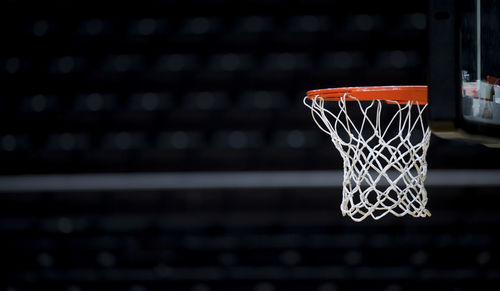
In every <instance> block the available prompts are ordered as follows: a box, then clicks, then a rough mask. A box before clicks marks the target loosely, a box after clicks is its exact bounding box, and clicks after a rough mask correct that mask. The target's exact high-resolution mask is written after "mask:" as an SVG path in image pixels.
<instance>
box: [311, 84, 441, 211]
mask: <svg viewBox="0 0 500 291" xmlns="http://www.w3.org/2000/svg"><path fill="white" fill-rule="evenodd" d="M387 102H389V103H394V104H385V101H381V100H373V101H359V100H358V99H356V98H355V97H353V96H351V95H347V94H345V95H344V96H343V97H342V98H340V100H339V101H332V102H328V103H329V104H330V105H334V106H333V107H338V108H332V109H331V110H328V109H326V108H325V100H324V99H323V98H321V97H320V96H316V97H314V98H311V99H309V98H308V97H306V98H305V99H304V104H305V105H306V106H307V107H309V108H310V109H311V113H312V117H313V119H314V121H315V122H316V124H317V125H318V126H319V128H320V129H321V130H322V131H324V132H325V133H327V134H328V135H330V137H331V139H332V142H333V144H334V145H335V147H336V148H337V150H338V151H339V152H340V154H341V156H342V158H343V161H344V181H343V199H342V204H341V206H340V209H341V210H342V214H343V215H348V216H350V217H351V218H352V219H353V220H354V221H362V220H363V219H365V218H366V217H368V216H371V217H373V218H374V219H380V218H382V217H384V216H385V215H387V214H389V213H392V214H393V215H395V216H404V215H406V214H409V215H411V216H413V217H426V216H430V215H431V214H430V212H429V211H428V210H427V209H426V208H425V205H426V204H427V192H426V190H425V187H424V181H425V178H426V175H427V163H426V160H425V156H426V153H427V148H428V147H429V141H430V129H429V127H428V126H427V125H426V124H425V123H424V120H423V116H422V114H423V112H424V110H425V108H426V106H427V105H418V104H414V103H413V102H411V101H408V103H407V104H399V103H397V102H393V101H387ZM348 103H349V104H348ZM335 105H338V106H335ZM382 108H384V114H382ZM391 110H392V111H395V112H391ZM385 111H389V112H385Z"/></svg>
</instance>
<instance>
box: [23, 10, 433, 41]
mask: <svg viewBox="0 0 500 291" xmlns="http://www.w3.org/2000/svg"><path fill="white" fill-rule="evenodd" d="M392 26H394V27H397V28H398V29H401V30H423V29H425V28H426V16H425V14H423V13H408V14H403V15H401V14H399V15H392V17H390V18H388V17H381V16H380V15H377V14H358V15H344V16H342V15H341V16H338V17H335V18H332V17H330V16H326V15H290V16H288V17H287V18H286V19H277V18H273V17H270V16H265V15H243V16H238V17H237V18H236V19H235V17H234V16H233V17H224V16H196V17H187V18H182V19H178V18H175V17H171V18H142V19H130V20H127V21H126V22H125V21H122V23H116V22H115V21H112V20H110V19H106V18H93V19H86V20H81V21H80V22H79V23H77V24H76V25H74V29H73V31H72V33H74V34H77V35H80V36H93V37H95V36H102V35H108V36H109V35H113V34H115V33H117V32H118V33H124V34H128V35H130V36H139V37H152V36H162V35H168V34H170V33H177V34H181V35H183V34H184V35H190V34H191V35H205V34H214V33H221V32H223V33H238V34H239V33H266V32H276V31H281V32H287V31H288V32H306V33H314V32H324V31H328V30H332V29H347V30H352V31H365V32H369V31H379V30H384V29H386V28H388V27H392ZM24 29H25V31H26V33H27V34H28V35H30V36H32V37H50V36H53V35H61V34H63V33H64V32H67V30H68V28H67V27H64V26H62V25H61V23H60V22H59V21H57V19H56V20H53V19H43V18H42V19H39V20H35V21H33V22H28V23H26V24H25V26H24ZM61 31H63V32H61Z"/></svg>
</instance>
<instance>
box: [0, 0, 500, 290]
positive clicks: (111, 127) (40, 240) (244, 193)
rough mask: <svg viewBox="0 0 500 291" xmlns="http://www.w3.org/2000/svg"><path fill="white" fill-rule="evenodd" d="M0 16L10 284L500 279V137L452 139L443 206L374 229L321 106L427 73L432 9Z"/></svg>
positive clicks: (460, 283) (256, 7)
mask: <svg viewBox="0 0 500 291" xmlns="http://www.w3.org/2000/svg"><path fill="white" fill-rule="evenodd" d="M0 15H1V17H0V24H1V25H0V31H1V37H2V47H1V49H0V84H1V86H0V123H1V126H0V174H1V176H0V184H1V185H0V192H1V193H0V201H1V203H0V233H1V234H2V240H1V241H0V253H1V257H2V262H1V263H0V264H1V267H0V268H1V271H0V288H1V289H0V290H6V291H7V290H8V291H21V290H41V289H42V290H65V291H80V290H130V291H146V290H191V291H208V290H214V291H215V290H252V291H279V290H318V291H332V290H384V291H399V290H422V289H426V290H434V289H439V290H479V289H486V288H488V287H489V286H491V285H492V284H495V283H498V282H499V281H500V248H499V245H500V244H499V239H500V238H499V234H500V232H499V229H500V228H499V227H500V213H499V212H498V210H497V206H498V203H499V202H500V197H499V195H500V193H499V190H500V171H499V169H500V166H499V165H500V151H499V150H498V149H495V148H487V147H484V146H482V145H477V144H472V143H466V142H458V141H450V140H442V139H438V138H435V137H433V138H432V140H431V146H430V149H429V153H428V156H427V161H428V163H429V184H428V193H429V204H428V208H429V209H430V211H431V212H432V214H433V216H432V217H431V218H428V219H414V218H393V217H385V218H383V219H382V220H380V221H371V220H368V221H365V222H363V223H361V224H357V223H354V222H352V221H351V220H350V219H349V218H346V217H342V216H341V214H340V210H339V203H340V201H341V193H342V189H341V186H342V184H341V178H342V170H343V165H342V160H341V157H340V155H339V154H338V153H337V152H336V150H335V149H334V147H333V146H332V144H331V142H330V139H329V137H328V136H326V135H324V134H323V133H322V132H321V131H320V130H318V129H317V128H316V125H315V124H314V122H313V121H312V120H311V116H310V112H308V110H307V109H306V108H305V107H304V105H303V104H302V98H303V96H304V94H305V92H306V91H307V90H309V89H315V88H325V87H339V86H359V85H394V84H400V85H406V84H414V85H419V84H426V83H427V65H426V62H427V39H426V37H427V36H426V34H427V31H426V3H425V1H410V2H408V1H406V2H403V1H401V2H396V1H388V2H384V4H381V3H380V2H377V1H372V2H367V3H364V2H363V3H362V4H361V3H358V2H354V1H325V0H308V1H305V0H295V1H280V0H271V1H265V0H255V1H250V0H247V1H222V0H211V1H202V0H183V1H180V0H171V1H163V2H160V1H158V2H153V1H141V2H136V3H134V4H133V5H128V4H124V3H121V2H118V1H110V2H107V1H106V2H104V1H103V2H88V1H79V3H74V2H64V3H58V4H57V5H56V4H55V3H53V4H50V5H49V4H47V3H45V2H25V1H15V0H11V1H5V2H2V3H1V4H0ZM433 171H434V172H433ZM302 177H303V178H302ZM329 177H331V178H329Z"/></svg>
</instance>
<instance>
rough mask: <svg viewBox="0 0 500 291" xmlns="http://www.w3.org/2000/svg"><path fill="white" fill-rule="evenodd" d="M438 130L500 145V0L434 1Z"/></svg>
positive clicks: (432, 62) (434, 117) (433, 104)
mask: <svg viewBox="0 0 500 291" xmlns="http://www.w3.org/2000/svg"><path fill="white" fill-rule="evenodd" d="M428 19H429V105H430V106H429V109H430V126H431V128H432V131H433V133H435V134H436V135H438V136H440V137H444V138H464V139H467V140H474V141H479V142H481V143H483V144H486V145H492V146H500V1H499V0H463V1H454V0H446V1H442V0H441V1H440V0H430V2H429V15H428Z"/></svg>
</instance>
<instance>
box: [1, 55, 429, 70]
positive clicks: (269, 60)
mask: <svg viewBox="0 0 500 291" xmlns="http://www.w3.org/2000/svg"><path fill="white" fill-rule="evenodd" d="M423 59H424V57H423V56H422V54H421V53H420V52H418V51H415V50H388V51H378V52H376V53H372V52H362V51H338V52H335V51H333V52H326V53H322V54H306V53H302V52H298V53H297V52H276V53H267V54H265V55H263V56H258V55H254V54H249V53H240V52H225V53H213V54H212V55H209V56H206V57H203V56H200V55H197V54H189V53H172V54H168V55H159V56H155V57H153V58H151V57H148V56H144V55H140V54H117V55H106V56H100V55H98V56H81V55H69V56H59V57H53V56H50V57H48V56H47V57H44V58H37V59H33V58H32V57H24V56H23V57H18V56H10V57H8V58H5V59H4V60H3V61H2V62H1V64H2V65H1V67H0V69H1V70H0V73H4V74H16V73H28V72H32V71H33V72H40V71H41V72H44V73H49V74H72V73H82V72H102V73H118V74H120V73H137V72H144V73H179V72H197V71H207V72H253V71H256V70H264V71H268V70H269V71H303V70H307V69H308V68H315V69H317V70H319V71H322V70H333V69H337V70H348V69H359V68H365V67H371V66H375V67H378V68H382V69H384V68H385V69H390V68H392V69H403V68H417V67H419V66H420V65H421V63H422V62H423V61H424V60H423ZM45 63H47V65H45ZM44 66H45V67H44Z"/></svg>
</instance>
